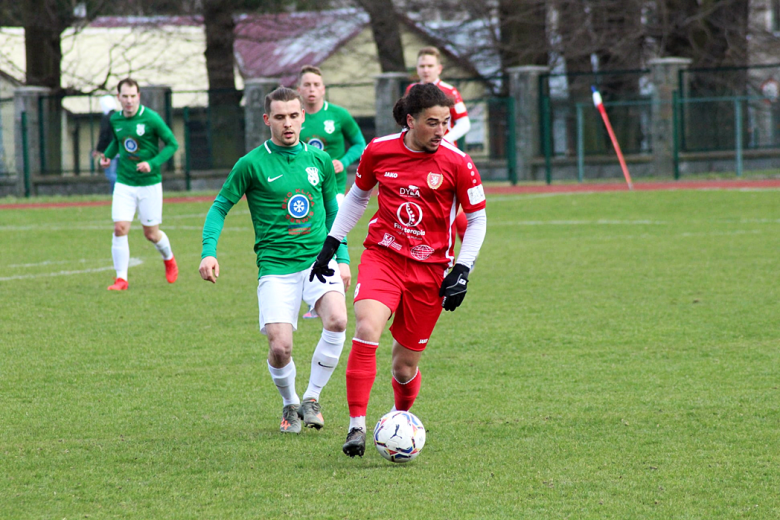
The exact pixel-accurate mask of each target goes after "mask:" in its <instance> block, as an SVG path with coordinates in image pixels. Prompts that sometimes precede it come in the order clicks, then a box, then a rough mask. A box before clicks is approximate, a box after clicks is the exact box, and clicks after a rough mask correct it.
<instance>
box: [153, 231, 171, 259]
mask: <svg viewBox="0 0 780 520" xmlns="http://www.w3.org/2000/svg"><path fill="white" fill-rule="evenodd" d="M160 234H161V235H162V238H161V239H160V241H159V242H157V243H156V244H154V247H156V248H157V250H158V251H159V252H160V254H161V255H162V257H163V260H170V259H171V258H173V251H171V241H170V240H168V235H166V234H165V231H160Z"/></svg>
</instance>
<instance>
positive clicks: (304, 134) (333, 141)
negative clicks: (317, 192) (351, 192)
mask: <svg viewBox="0 0 780 520" xmlns="http://www.w3.org/2000/svg"><path fill="white" fill-rule="evenodd" d="M301 141H303V142H305V143H308V144H309V146H312V147H315V148H319V149H320V150H325V151H326V152H328V155H330V157H331V159H337V160H339V161H341V164H343V165H344V170H343V171H341V172H340V173H337V174H336V183H337V185H338V190H339V193H344V191H345V190H346V187H347V166H349V165H350V164H352V163H353V162H355V161H356V160H358V159H359V158H360V154H361V153H363V149H364V148H365V147H366V140H365V139H364V138H363V134H362V133H360V127H359V126H358V124H357V123H356V122H355V119H354V118H353V117H352V116H351V115H349V112H347V111H346V110H345V109H343V108H341V107H340V106H337V105H333V104H330V103H328V102H327V101H326V102H325V103H324V104H323V105H322V108H321V109H320V110H319V112H315V113H313V114H309V113H307V114H306V120H305V121H304V122H303V128H301ZM347 142H349V143H350V147H349V149H347V145H346V143H347Z"/></svg>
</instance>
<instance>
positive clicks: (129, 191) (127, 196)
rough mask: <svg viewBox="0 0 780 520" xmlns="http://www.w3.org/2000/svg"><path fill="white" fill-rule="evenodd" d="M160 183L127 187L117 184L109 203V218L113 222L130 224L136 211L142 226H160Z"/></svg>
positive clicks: (161, 197) (161, 200)
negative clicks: (111, 200)
mask: <svg viewBox="0 0 780 520" xmlns="http://www.w3.org/2000/svg"><path fill="white" fill-rule="evenodd" d="M162 202H163V196H162V183H161V182H158V183H157V184H152V185H151V186H128V185H127V184H122V183H119V182H117V183H116V185H115V186H114V199H113V202H112V203H111V218H112V219H113V221H114V222H132V221H133V217H134V216H135V210H136V209H138V220H139V221H140V222H141V225H142V226H158V225H160V224H162Z"/></svg>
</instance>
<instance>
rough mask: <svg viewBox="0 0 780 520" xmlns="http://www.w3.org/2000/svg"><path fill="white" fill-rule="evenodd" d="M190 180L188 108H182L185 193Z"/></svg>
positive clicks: (188, 188)
mask: <svg viewBox="0 0 780 520" xmlns="http://www.w3.org/2000/svg"><path fill="white" fill-rule="evenodd" d="M191 182H192V179H191V178H190V107H184V183H185V186H186V188H187V191H190V190H191V188H192V186H191Z"/></svg>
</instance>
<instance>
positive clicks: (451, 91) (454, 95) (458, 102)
mask: <svg viewBox="0 0 780 520" xmlns="http://www.w3.org/2000/svg"><path fill="white" fill-rule="evenodd" d="M433 84H434V85H436V86H437V87H439V90H441V91H442V92H444V94H446V96H447V97H448V98H450V99H452V100H453V101H455V106H453V107H452V108H450V124H449V126H448V129H451V128H452V126H453V125H454V124H455V121H457V120H458V119H460V118H462V117H468V116H469V113H468V111H467V110H466V103H464V102H463V98H462V97H460V92H458V89H456V88H455V87H454V86H452V85H450V84H449V83H445V82H443V81H442V80H440V79H437V80H436V81H435V82H434V83H433ZM415 85H421V83H412V84H411V85H409V86H408V87H406V92H405V93H404V96H405V95H406V94H408V93H409V91H410V90H412V87H413V86H415Z"/></svg>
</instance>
